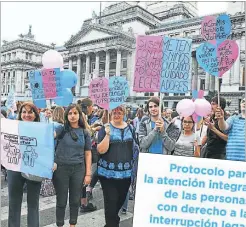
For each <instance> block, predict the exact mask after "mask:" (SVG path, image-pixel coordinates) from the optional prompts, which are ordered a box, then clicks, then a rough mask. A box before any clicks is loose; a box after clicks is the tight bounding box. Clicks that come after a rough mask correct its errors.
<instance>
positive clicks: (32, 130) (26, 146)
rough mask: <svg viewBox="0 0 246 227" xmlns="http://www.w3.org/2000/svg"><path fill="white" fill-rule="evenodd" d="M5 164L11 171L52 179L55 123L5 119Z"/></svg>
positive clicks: (2, 151) (2, 141)
mask: <svg viewBox="0 0 246 227" xmlns="http://www.w3.org/2000/svg"><path fill="white" fill-rule="evenodd" d="M1 126H2V127H1V164H2V165H3V166H4V167H5V168H6V169H8V170H13V171H16V172H22V173H26V174H32V175H35V176H39V177H46V178H49V179H52V175H53V173H52V168H53V164H54V132H53V124H46V123H40V122H25V121H16V120H9V119H1Z"/></svg>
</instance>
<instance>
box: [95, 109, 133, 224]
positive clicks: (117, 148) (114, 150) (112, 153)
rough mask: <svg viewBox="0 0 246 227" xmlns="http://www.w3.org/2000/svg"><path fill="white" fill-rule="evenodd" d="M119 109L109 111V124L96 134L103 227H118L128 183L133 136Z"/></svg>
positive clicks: (124, 111) (131, 161)
mask: <svg viewBox="0 0 246 227" xmlns="http://www.w3.org/2000/svg"><path fill="white" fill-rule="evenodd" d="M125 113H126V110H125V108H124V107H123V106H120V107H117V108H116V109H114V110H112V113H111V116H112V117H111V121H110V123H109V124H108V125H106V126H103V127H102V128H101V130H100V131H99V133H98V146H97V150H98V152H99V153H100V154H101V156H100V159H99V161H98V176H99V180H100V182H101V186H102V190H103V197H104V209H105V221H106V225H105V227H119V222H120V218H119V211H120V209H121V207H122V205H123V203H124V201H125V199H126V196H127V193H128V189H129V187H130V183H131V175H132V164H133V149H134V143H135V142H134V141H136V138H135V137H134V132H133V127H132V126H131V125H128V124H127V123H126V122H125V121H124V115H125Z"/></svg>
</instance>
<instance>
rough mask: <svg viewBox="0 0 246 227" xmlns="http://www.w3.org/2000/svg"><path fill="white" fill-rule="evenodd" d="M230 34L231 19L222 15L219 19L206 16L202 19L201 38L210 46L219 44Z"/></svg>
mask: <svg viewBox="0 0 246 227" xmlns="http://www.w3.org/2000/svg"><path fill="white" fill-rule="evenodd" d="M230 33H231V19H230V17H229V16H228V15H226V14H222V15H220V16H219V17H214V16H206V17H204V18H203V21H202V27H201V34H202V37H203V38H204V39H205V40H207V41H208V42H209V43H212V44H214V45H215V44H220V43H221V42H223V41H224V40H226V39H227V37H228V36H229V35H230Z"/></svg>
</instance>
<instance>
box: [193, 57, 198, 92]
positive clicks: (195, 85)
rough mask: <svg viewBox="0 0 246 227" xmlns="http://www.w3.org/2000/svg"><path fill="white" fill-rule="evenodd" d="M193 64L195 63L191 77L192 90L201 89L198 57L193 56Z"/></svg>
mask: <svg viewBox="0 0 246 227" xmlns="http://www.w3.org/2000/svg"><path fill="white" fill-rule="evenodd" d="M192 65H193V67H192V68H193V75H192V79H191V91H192V90H197V89H199V87H198V63H197V60H196V58H192Z"/></svg>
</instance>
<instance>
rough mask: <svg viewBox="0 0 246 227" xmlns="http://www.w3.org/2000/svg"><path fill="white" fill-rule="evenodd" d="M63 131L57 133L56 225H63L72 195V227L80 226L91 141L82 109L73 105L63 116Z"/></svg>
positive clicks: (88, 178)
mask: <svg viewBox="0 0 246 227" xmlns="http://www.w3.org/2000/svg"><path fill="white" fill-rule="evenodd" d="M64 118H65V121H64V127H59V128H58V129H57V131H56V133H55V137H56V138H57V143H58V145H57V148H56V151H55V164H56V165H57V166H56V165H55V166H54V170H55V172H54V176H53V181H54V186H55V190H56V224H57V226H59V227H61V226H63V225H64V218H65V210H66V205H67V198H68V192H69V207H70V220H69V223H70V227H74V226H75V225H76V224H77V219H78V210H79V205H80V193H81V188H82V185H83V182H84V184H86V185H88V184H89V183H90V181H91V137H90V134H89V132H88V131H87V130H86V129H85V121H84V118H83V117H82V111H81V109H80V107H79V106H77V105H75V104H71V105H70V106H69V107H68V108H67V109H66V111H65V114H64Z"/></svg>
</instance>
